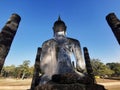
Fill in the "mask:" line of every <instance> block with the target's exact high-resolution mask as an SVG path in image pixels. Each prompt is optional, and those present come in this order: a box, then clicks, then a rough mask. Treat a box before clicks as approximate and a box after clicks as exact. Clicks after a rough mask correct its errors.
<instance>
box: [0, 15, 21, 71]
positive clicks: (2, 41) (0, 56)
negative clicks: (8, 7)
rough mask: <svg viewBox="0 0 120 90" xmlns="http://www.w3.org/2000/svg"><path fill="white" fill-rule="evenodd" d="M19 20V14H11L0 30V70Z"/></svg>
mask: <svg viewBox="0 0 120 90" xmlns="http://www.w3.org/2000/svg"><path fill="white" fill-rule="evenodd" d="M20 20H21V17H20V16H19V15H17V14H12V16H11V17H10V19H9V20H8V21H7V23H6V24H5V26H4V27H3V28H2V31H1V32H0V72H1V69H2V67H3V65H4V62H5V58H6V56H7V55H8V53H9V50H10V47H11V44H12V41H13V39H14V36H15V34H16V31H17V28H18V26H19V22H20Z"/></svg>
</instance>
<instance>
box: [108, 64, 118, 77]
mask: <svg viewBox="0 0 120 90" xmlns="http://www.w3.org/2000/svg"><path fill="white" fill-rule="evenodd" d="M106 65H107V66H108V67H109V68H110V69H111V70H113V71H114V74H113V75H114V76H120V63H107V64H106Z"/></svg>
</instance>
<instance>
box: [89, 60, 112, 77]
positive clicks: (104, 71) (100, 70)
mask: <svg viewBox="0 0 120 90" xmlns="http://www.w3.org/2000/svg"><path fill="white" fill-rule="evenodd" d="M91 65H92V68H93V72H94V74H95V75H99V76H105V75H109V76H110V75H111V74H113V73H114V71H113V70H111V69H110V68H109V67H108V66H106V65H105V64H104V63H102V62H101V61H100V60H99V59H92V60H91Z"/></svg>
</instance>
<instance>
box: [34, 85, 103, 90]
mask: <svg viewBox="0 0 120 90" xmlns="http://www.w3.org/2000/svg"><path fill="white" fill-rule="evenodd" d="M35 90H105V88H104V87H103V86H102V85H98V84H93V85H84V84H78V83H75V84H44V85H42V86H40V85H39V86H37V87H35Z"/></svg>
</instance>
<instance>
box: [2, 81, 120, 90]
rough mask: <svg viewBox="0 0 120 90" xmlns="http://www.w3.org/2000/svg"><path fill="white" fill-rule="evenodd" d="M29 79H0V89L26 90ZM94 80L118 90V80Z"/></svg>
mask: <svg viewBox="0 0 120 90" xmlns="http://www.w3.org/2000/svg"><path fill="white" fill-rule="evenodd" d="M31 81H32V80H31V79H24V80H21V79H0V90H27V89H30V85H31ZM96 81H97V83H98V84H101V85H104V86H105V88H106V89H107V90H120V80H110V79H96Z"/></svg>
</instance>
